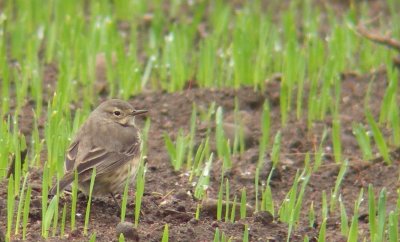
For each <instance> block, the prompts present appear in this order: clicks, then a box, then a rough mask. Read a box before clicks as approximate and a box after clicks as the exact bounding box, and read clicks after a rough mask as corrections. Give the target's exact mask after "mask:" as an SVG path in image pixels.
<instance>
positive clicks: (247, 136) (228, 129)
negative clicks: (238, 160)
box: [223, 122, 254, 147]
mask: <svg viewBox="0 0 400 242" xmlns="http://www.w3.org/2000/svg"><path fill="white" fill-rule="evenodd" d="M242 128H243V139H244V143H245V145H246V146H247V147H250V146H252V144H253V143H254V138H253V136H252V133H251V131H250V129H249V128H247V127H245V126H243V127H242ZM223 129H224V132H225V136H226V138H228V139H229V140H230V142H231V145H233V142H234V140H235V133H236V132H240V129H241V127H240V125H236V124H234V123H227V122H225V123H224V124H223Z"/></svg>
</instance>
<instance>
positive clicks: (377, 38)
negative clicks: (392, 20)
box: [356, 23, 400, 52]
mask: <svg viewBox="0 0 400 242" xmlns="http://www.w3.org/2000/svg"><path fill="white" fill-rule="evenodd" d="M356 30H357V33H359V34H360V35H361V36H363V37H365V38H367V39H369V40H371V41H373V42H375V43H378V44H381V45H385V46H387V47H389V48H393V49H395V50H397V51H398V52H400V41H398V40H396V39H393V38H391V37H390V33H387V34H386V35H384V36H383V35H380V34H376V33H372V32H370V31H368V29H367V28H366V27H365V26H364V24H362V23H359V24H358V26H357V29H356Z"/></svg>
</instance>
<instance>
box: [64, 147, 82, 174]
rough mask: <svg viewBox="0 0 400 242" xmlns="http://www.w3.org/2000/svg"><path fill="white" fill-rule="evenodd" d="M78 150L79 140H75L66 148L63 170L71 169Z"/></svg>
mask: <svg viewBox="0 0 400 242" xmlns="http://www.w3.org/2000/svg"><path fill="white" fill-rule="evenodd" d="M78 150H79V141H78V140H75V141H74V142H73V143H72V144H71V145H70V146H69V147H68V150H67V157H66V159H65V170H66V171H71V170H72V169H74V166H75V160H76V156H77V154H78Z"/></svg>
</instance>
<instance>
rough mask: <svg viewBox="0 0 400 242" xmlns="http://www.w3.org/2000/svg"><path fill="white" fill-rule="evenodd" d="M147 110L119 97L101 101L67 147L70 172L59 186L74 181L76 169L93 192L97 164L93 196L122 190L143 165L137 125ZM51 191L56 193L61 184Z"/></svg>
mask: <svg viewBox="0 0 400 242" xmlns="http://www.w3.org/2000/svg"><path fill="white" fill-rule="evenodd" d="M146 112H147V111H146V110H135V109H134V108H133V107H132V106H131V105H130V104H129V103H127V102H125V101H122V100H118V99H111V100H108V101H105V102H103V103H102V104H100V105H99V106H98V107H97V108H96V109H95V110H94V111H93V112H92V113H91V114H90V115H89V117H88V119H87V120H86V122H85V123H84V124H83V125H82V127H81V128H80V129H79V131H78V133H77V135H76V137H75V139H74V141H73V142H72V144H71V145H70V146H69V148H68V150H67V154H66V159H65V170H66V172H65V175H64V177H63V178H62V179H61V180H60V183H59V190H60V191H62V190H64V189H65V188H66V187H67V186H68V185H70V184H71V183H72V181H73V180H74V173H75V170H76V171H77V173H78V187H79V190H81V191H82V192H83V193H85V194H89V189H90V179H91V175H92V171H93V168H96V177H95V182H94V186H93V191H92V196H95V197H98V196H103V195H108V194H111V195H112V196H113V194H114V193H117V192H119V191H121V190H122V189H123V187H124V185H125V182H126V181H127V179H128V178H134V177H135V175H136V170H137V168H138V166H139V159H140V152H141V138H140V131H139V129H138V128H137V127H136V126H135V116H137V115H139V114H143V113H146ZM49 193H50V194H51V195H55V194H56V193H57V185H55V186H53V188H52V189H51V190H50V192H49ZM113 197H114V196H113Z"/></svg>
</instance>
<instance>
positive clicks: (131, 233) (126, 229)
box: [116, 222, 139, 241]
mask: <svg viewBox="0 0 400 242" xmlns="http://www.w3.org/2000/svg"><path fill="white" fill-rule="evenodd" d="M116 231H117V236H118V237H119V235H120V234H123V235H124V237H125V239H126V240H128V241H139V234H138V231H137V230H136V229H135V228H134V225H133V223H130V222H121V223H119V224H118V225H117V228H116Z"/></svg>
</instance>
